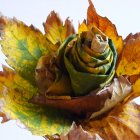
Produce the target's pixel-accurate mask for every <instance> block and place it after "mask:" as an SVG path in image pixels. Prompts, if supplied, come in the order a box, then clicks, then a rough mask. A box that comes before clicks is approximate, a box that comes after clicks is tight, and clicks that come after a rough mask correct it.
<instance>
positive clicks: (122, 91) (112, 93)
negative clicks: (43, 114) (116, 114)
mask: <svg viewBox="0 0 140 140" xmlns="http://www.w3.org/2000/svg"><path fill="white" fill-rule="evenodd" d="M131 91H132V87H131V85H130V83H129V81H128V80H127V79H125V78H124V77H119V78H118V79H117V78H115V79H114V82H113V83H112V84H111V85H109V86H108V87H105V88H104V89H103V90H100V91H98V92H97V91H93V92H91V93H90V94H89V95H87V96H82V97H75V98H71V99H67V100H66V99H58V100H55V99H54V100H53V99H48V98H45V97H44V96H34V97H33V98H32V99H31V102H32V103H35V104H39V105H43V106H51V107H54V108H57V109H61V110H66V111H69V112H72V113H75V114H77V115H80V116H81V115H88V116H90V115H91V114H92V115H91V117H90V118H93V117H97V116H99V115H101V114H103V113H104V112H107V111H108V110H110V109H111V108H113V107H114V106H115V105H116V104H118V103H119V102H120V101H122V100H123V99H124V98H125V97H126V96H127V95H128V94H129V93H130V92H131Z"/></svg>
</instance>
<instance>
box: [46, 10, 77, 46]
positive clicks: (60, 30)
mask: <svg viewBox="0 0 140 140" xmlns="http://www.w3.org/2000/svg"><path fill="white" fill-rule="evenodd" d="M44 29H45V32H46V34H45V36H46V38H48V39H49V40H50V41H51V42H52V43H53V44H54V45H55V44H57V43H59V44H62V43H63V41H64V40H65V39H66V38H67V37H68V36H69V35H71V34H74V33H75V30H74V27H73V25H72V24H71V21H70V20H69V19H68V18H67V19H66V20H65V23H64V25H63V22H62V20H61V19H60V18H59V16H58V14H57V13H55V12H54V11H52V12H51V13H50V14H49V16H48V17H47V20H46V22H45V23H44Z"/></svg>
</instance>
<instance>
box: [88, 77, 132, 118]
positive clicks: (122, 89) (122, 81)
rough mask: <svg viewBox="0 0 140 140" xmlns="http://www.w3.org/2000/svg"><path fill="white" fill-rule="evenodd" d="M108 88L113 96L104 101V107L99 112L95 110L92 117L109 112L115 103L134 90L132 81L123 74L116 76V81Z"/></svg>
mask: <svg viewBox="0 0 140 140" xmlns="http://www.w3.org/2000/svg"><path fill="white" fill-rule="evenodd" d="M108 88H109V89H110V90H111V94H112V96H111V98H110V99H109V98H108V99H107V100H106V101H105V103H104V107H103V108H102V109H101V110H99V111H98V112H94V113H93V114H92V115H91V117H90V118H95V117H97V116H99V115H101V114H103V113H104V112H107V111H108V110H110V109H111V108H113V107H114V106H115V105H117V104H118V103H120V102H121V101H123V100H124V98H126V97H127V96H128V95H130V94H131V92H132V86H131V84H130V82H129V81H128V80H127V79H126V78H124V77H122V76H120V77H118V78H114V82H113V83H112V84H111V85H110V86H109V87H108Z"/></svg>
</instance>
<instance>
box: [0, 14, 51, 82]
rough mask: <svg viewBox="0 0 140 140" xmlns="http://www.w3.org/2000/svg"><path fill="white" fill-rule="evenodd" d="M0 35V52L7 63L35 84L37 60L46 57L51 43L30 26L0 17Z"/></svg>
mask: <svg viewBox="0 0 140 140" xmlns="http://www.w3.org/2000/svg"><path fill="white" fill-rule="evenodd" d="M0 34H1V38H2V40H1V42H0V44H1V45H2V51H3V53H4V54H5V56H6V57H7V59H6V61H7V63H8V64H9V65H10V66H11V67H12V68H13V69H14V70H15V71H16V72H18V73H19V74H20V75H21V76H23V77H24V78H25V79H27V80H29V81H30V82H31V83H33V84H34V83H35V77H34V74H35V73H34V71H35V67H36V64H37V62H38V59H39V58H40V57H41V56H42V55H46V54H48V52H49V49H50V48H51V45H52V44H51V42H50V41H49V40H47V39H46V38H45V37H44V35H43V34H42V33H41V32H40V31H39V30H38V29H36V28H34V27H33V26H32V25H31V26H29V27H28V26H27V25H25V24H24V23H23V22H21V21H18V20H16V19H15V18H14V19H8V18H6V17H3V16H1V17H0Z"/></svg>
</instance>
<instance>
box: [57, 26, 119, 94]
mask: <svg viewBox="0 0 140 140" xmlns="http://www.w3.org/2000/svg"><path fill="white" fill-rule="evenodd" d="M58 58H60V60H59V63H63V67H64V68H65V71H67V73H68V76H69V78H70V81H71V86H72V90H73V92H74V94H75V96H81V95H85V94H88V93H89V92H90V91H91V90H94V89H97V88H99V87H104V86H105V85H107V84H109V83H110V81H111V80H112V78H113V76H114V73H115V65H116V58H117V54H116V50H115V47H114V45H113V42H112V40H111V39H109V38H108V37H107V36H106V35H105V34H103V33H102V32H101V31H100V30H98V29H97V28H95V27H93V28H92V29H91V30H89V31H87V32H82V33H81V34H80V35H72V36H70V37H68V38H67V39H66V40H65V42H64V43H63V44H62V45H61V47H60V48H59V50H58ZM66 86H67V85H66Z"/></svg>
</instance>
